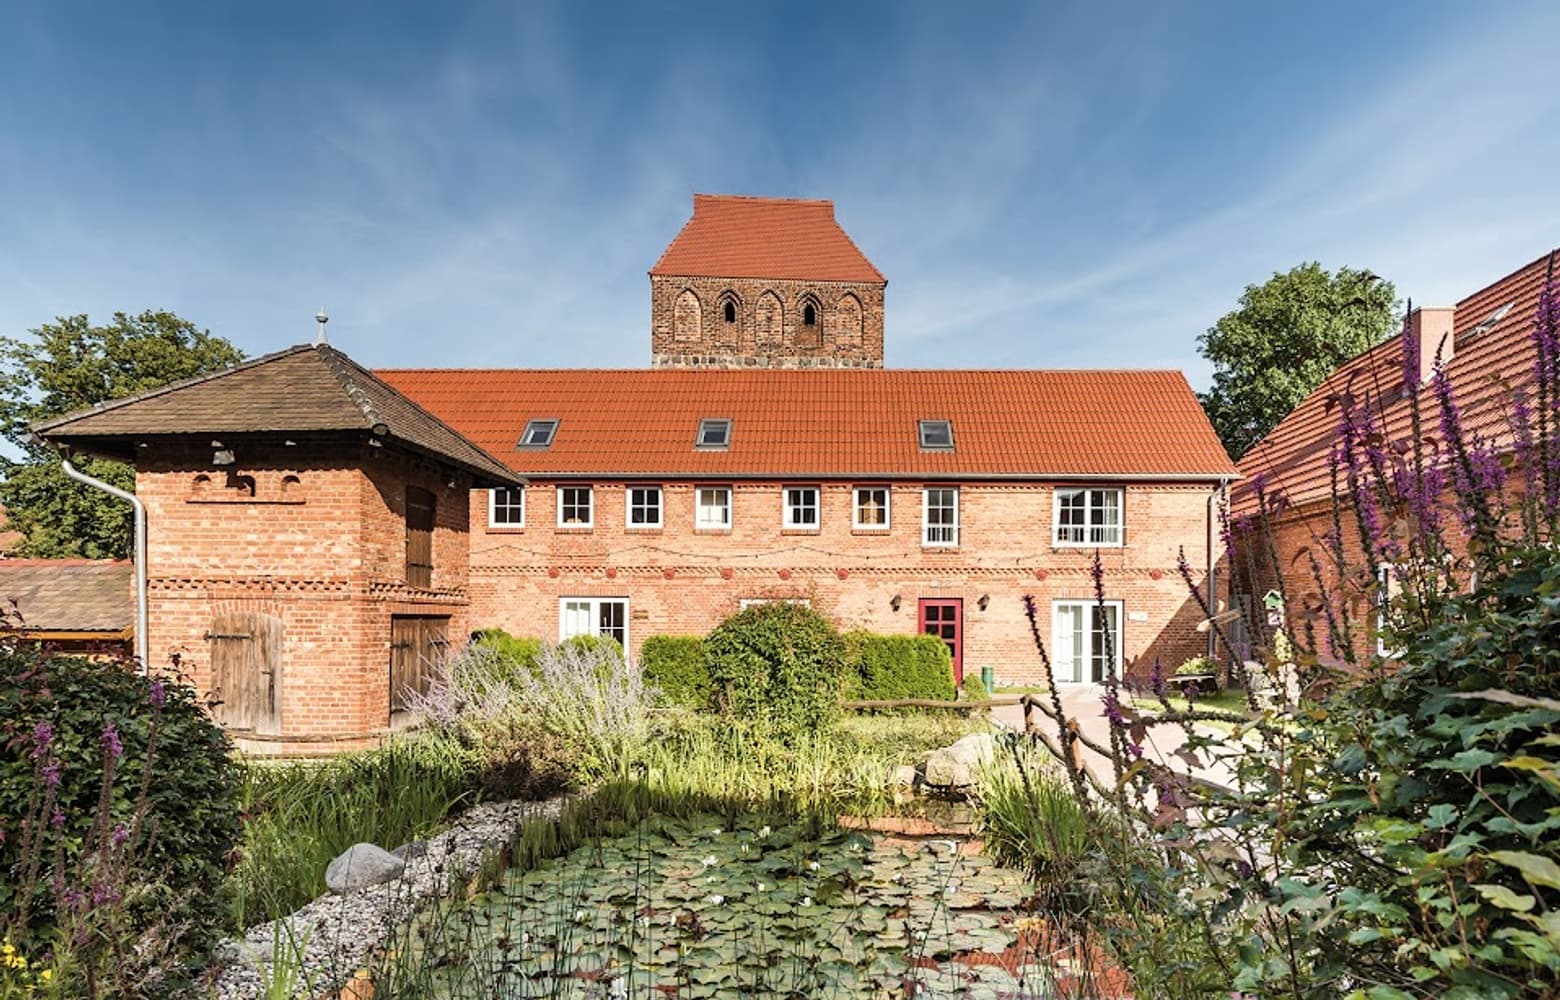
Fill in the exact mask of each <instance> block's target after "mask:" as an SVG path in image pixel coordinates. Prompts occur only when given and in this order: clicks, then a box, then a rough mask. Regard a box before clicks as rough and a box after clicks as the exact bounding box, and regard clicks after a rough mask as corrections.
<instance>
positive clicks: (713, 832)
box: [710, 826, 720, 837]
mask: <svg viewBox="0 0 1560 1000" xmlns="http://www.w3.org/2000/svg"><path fill="white" fill-rule="evenodd" d="M710 836H711V837H719V836H720V827H718V826H717V827H716V828H715V829H713V830H711V831H710Z"/></svg>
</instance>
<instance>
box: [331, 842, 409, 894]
mask: <svg viewBox="0 0 1560 1000" xmlns="http://www.w3.org/2000/svg"><path fill="white" fill-rule="evenodd" d="M405 870H406V862H405V861H404V860H402V859H401V858H398V857H396V856H395V855H394V854H391V853H390V852H389V851H387V850H385V849H384V848H382V847H376V846H375V845H373V844H353V845H352V846H351V847H349V848H347V849H346V850H345V851H343V852H342V853H341V854H340V855H339V856H338V857H337V858H336V860H334V861H332V862H331V863H330V865H329V867H327V868H326V869H325V887H326V888H327V889H329V890H330V891H331V892H334V893H335V894H336V895H338V896H340V895H342V894H344V893H348V892H356V891H357V890H359V889H366V888H368V887H369V886H371V885H378V884H380V883H381V882H388V881H390V880H391V879H393V878H400V877H401V873H402V872H403V871H405Z"/></svg>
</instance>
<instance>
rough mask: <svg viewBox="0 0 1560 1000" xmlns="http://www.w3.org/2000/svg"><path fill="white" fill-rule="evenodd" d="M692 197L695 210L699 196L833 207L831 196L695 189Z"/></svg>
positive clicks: (727, 199)
mask: <svg viewBox="0 0 1560 1000" xmlns="http://www.w3.org/2000/svg"><path fill="white" fill-rule="evenodd" d="M693 197H694V202H693V205H694V210H695V211H697V210H698V206H699V201H698V199H700V198H703V199H705V200H708V201H751V202H755V203H774V204H781V205H827V206H829V208H830V209H833V208H834V199H832V198H783V197H779V196H776V195H768V194H716V193H714V192H711V191H695V192H694V193H693Z"/></svg>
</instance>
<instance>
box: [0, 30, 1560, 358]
mask: <svg viewBox="0 0 1560 1000" xmlns="http://www.w3.org/2000/svg"><path fill="white" fill-rule="evenodd" d="M1106 7H1109V11H1108V12H1106V11H1104V10H1102V8H1106ZM1280 7H1284V8H1287V9H1278V8H1280ZM1556 37H1560V5H1556V4H1553V3H1534V4H1529V5H1522V4H1519V3H1514V2H1513V3H1499V4H1461V3H1433V2H1432V3H1413V4H1407V3H1403V4H1394V3H1372V4H1345V3H1327V2H1322V3H1308V4H1295V5H1277V4H1247V3H1230V4H1218V5H1202V4H1197V5H1193V4H1160V3H1155V4H1143V5H1142V6H1140V7H1138V8H1136V9H1126V8H1125V7H1123V6H1122V5H1103V4H1078V5H1075V6H1066V5H1050V4H1046V5H1042V4H1025V5H1020V6H1014V7H1008V8H1003V7H997V6H987V5H974V4H945V3H893V4H881V5H845V4H820V5H816V6H810V5H806V4H800V3H792V4H747V3H724V4H712V5H708V6H703V7H694V6H688V7H681V6H673V5H669V4H649V3H646V4H632V5H625V6H621V7H614V6H607V5H593V4H584V3H578V4H569V5H564V6H559V7H556V8H546V7H541V6H536V7H532V6H528V5H520V4H494V5H477V4H458V3H450V4H409V5H404V6H397V5H394V4H390V3H358V4H352V3H344V2H341V3H286V2H271V3H263V4H262V3H252V4H242V5H241V4H230V3H220V2H219V3H211V2H209V0H208V2H201V3H189V4H183V3H161V4H157V5H152V4H125V3H107V2H105V3H101V4H95V5H87V4H77V3H70V2H59V3H47V4H44V3H40V4H37V5H34V6H29V5H17V4H8V5H6V6H5V7H4V8H3V11H0V93H3V94H4V95H5V96H4V98H3V99H0V333H4V334H7V335H11V336H17V335H21V334H23V333H24V332H25V331H26V330H27V329H29V328H31V327H34V326H37V325H38V324H39V323H41V322H44V321H47V320H48V319H50V318H51V317H53V316H55V315H57V314H64V313H77V312H87V313H90V314H92V315H94V316H95V317H106V315H107V314H108V313H109V312H112V311H113V310H116V309H123V310H130V311H136V310H140V309H143V308H150V307H160V308H169V309H173V310H175V311H176V312H179V313H181V314H182V315H185V316H187V317H188V318H190V319H192V320H194V321H196V322H197V323H199V324H200V325H202V326H205V327H208V328H210V329H211V330H212V331H213V332H215V333H218V334H221V335H223V336H226V337H228V338H229V339H231V340H233V341H234V342H235V343H237V344H239V345H240V346H241V347H242V348H244V349H245V350H246V351H248V352H250V353H261V352H265V351H269V350H274V349H277V348H280V347H283V346H286V345H288V344H292V343H297V342H300V341H304V340H307V339H309V338H310V337H312V335H313V322H312V319H311V317H312V315H313V313H314V312H315V310H316V309H317V308H318V307H319V306H320V305H322V304H323V305H325V306H326V307H327V308H328V309H329V311H330V313H331V315H332V320H331V324H330V331H331V339H332V341H333V342H334V343H336V344H337V345H338V346H340V347H342V348H343V349H344V350H346V351H347V352H349V353H350V354H352V355H353V356H354V357H356V358H358V359H359V360H360V361H362V362H363V363H365V364H368V365H371V366H391V365H398V366H404V365H427V366H448V365H463V366H520V367H616V366H624V367H640V366H643V365H646V364H647V363H648V360H649V331H648V327H649V281H648V279H647V278H646V276H645V272H646V270H647V269H648V268H649V267H650V265H651V264H652V263H653V262H654V261H655V259H656V257H657V256H658V255H659V253H660V251H661V250H662V248H663V247H664V246H665V244H666V243H667V242H668V241H669V240H670V239H671V237H672V236H673V235H674V234H675V233H676V231H677V229H678V228H679V226H681V224H682V223H683V221H684V220H685V219H686V218H687V216H688V214H689V212H690V210H691V195H692V193H693V192H694V191H709V192H726V193H743V194H768V195H782V196H800V197H823V198H832V199H834V200H835V202H836V206H837V214H838V216H839V218H840V220H841V221H842V223H843V224H844V225H845V227H846V229H847V230H848V231H849V232H850V233H851V235H852V236H853V237H854V238H855V239H856V241H857V243H858V244H859V245H860V246H861V247H862V248H863V249H864V250H865V251H866V253H867V255H868V256H869V257H870V258H871V259H872V260H873V262H874V263H876V264H877V265H878V267H879V268H880V269H881V270H882V271H883V272H884V273H885V274H887V275H888V278H889V286H888V304H887V339H888V347H887V350H888V363H889V364H891V365H894V366H897V367H947V366H963V367H1177V368H1183V369H1185V370H1186V371H1187V373H1188V375H1189V376H1190V377H1191V379H1192V381H1193V383H1194V384H1196V385H1198V386H1199V387H1201V386H1203V385H1205V384H1206V381H1207V377H1208V370H1207V367H1206V365H1205V364H1204V362H1202V361H1201V359H1200V358H1198V357H1197V353H1196V338H1197V335H1198V334H1199V333H1200V332H1201V331H1203V330H1204V329H1205V328H1206V327H1207V326H1208V325H1209V324H1210V323H1211V322H1212V321H1213V320H1215V319H1216V318H1217V317H1218V316H1219V315H1220V314H1222V313H1223V312H1225V311H1227V310H1228V309H1229V308H1231V307H1232V305H1233V304H1234V302H1235V300H1236V298H1237V297H1238V296H1239V294H1240V292H1241V289H1242V288H1243V287H1244V286H1245V285H1246V284H1248V283H1252V282H1260V281H1262V280H1264V279H1265V278H1266V277H1268V276H1269V275H1271V274H1272V272H1273V271H1275V270H1279V269H1284V268H1287V267H1289V266H1290V265H1292V264H1295V263H1297V262H1299V261H1302V260H1308V259H1316V260H1320V261H1322V262H1323V263H1324V264H1325V265H1327V266H1329V267H1337V266H1339V265H1343V264H1348V265H1351V266H1359V267H1370V268H1372V269H1373V270H1375V271H1377V272H1378V273H1380V274H1382V275H1384V276H1386V277H1388V278H1391V279H1392V280H1394V281H1395V282H1397V284H1398V287H1399V290H1400V292H1401V293H1403V294H1406V295H1412V296H1413V297H1414V299H1415V300H1416V301H1418V302H1422V303H1425V304H1446V303H1449V302H1451V301H1454V300H1456V299H1457V298H1459V297H1461V296H1462V295H1464V294H1467V293H1468V292H1470V291H1473V290H1475V289H1476V288H1478V287H1479V286H1481V285H1483V284H1485V283H1487V282H1489V281H1491V280H1493V279H1494V278H1497V277H1499V276H1500V275H1502V274H1504V273H1506V272H1507V271H1510V270H1512V269H1514V268H1515V267H1517V266H1518V265H1520V264H1522V263H1524V262H1526V261H1528V260H1530V259H1532V258H1533V257H1535V256H1537V255H1539V254H1540V253H1542V252H1544V251H1546V250H1547V249H1549V248H1550V247H1552V246H1555V245H1556V244H1560V211H1557V206H1560V198H1557V196H1556V189H1555V185H1554V181H1553V177H1554V174H1555V170H1556V163H1557V162H1560V157H1557V153H1560V129H1557V123H1560V88H1556V87H1555V86H1554V85H1553V83H1552V79H1551V75H1552V73H1553V69H1554V66H1553V63H1554V55H1553V53H1554V40H1555V38H1556Z"/></svg>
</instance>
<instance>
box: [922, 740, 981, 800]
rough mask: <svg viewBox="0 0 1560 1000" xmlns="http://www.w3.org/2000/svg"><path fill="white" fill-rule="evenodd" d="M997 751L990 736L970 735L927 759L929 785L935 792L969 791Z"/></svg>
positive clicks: (933, 753) (935, 751)
mask: <svg viewBox="0 0 1560 1000" xmlns="http://www.w3.org/2000/svg"><path fill="white" fill-rule="evenodd" d="M996 748H997V744H996V740H995V739H993V738H992V735H991V734H990V733H971V734H970V735H968V736H966V737H964V738H963V739H961V740H959V741H958V742H957V743H955V744H953V745H952V746H948V747H943V748H942V749H941V750H933V751H932V752H931V754H930V756H928V757H927V758H926V770H925V776H926V783H927V784H928V785H931V786H933V787H934V788H968V787H970V786H971V785H973V784H975V775H976V772H977V771H978V770H979V769H980V765H981V764H983V763H984V762H986V761H988V760H990V759H991V755H992V754H993V753H995V752H996Z"/></svg>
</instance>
